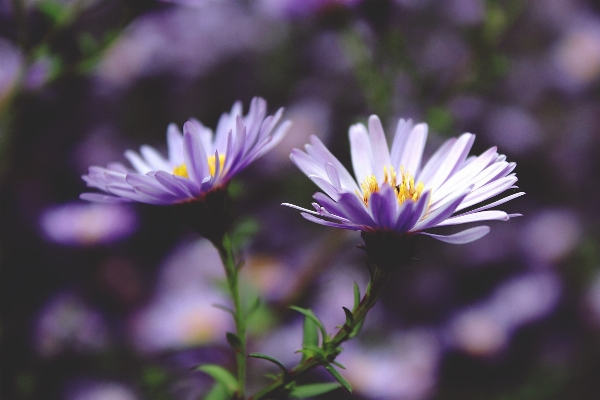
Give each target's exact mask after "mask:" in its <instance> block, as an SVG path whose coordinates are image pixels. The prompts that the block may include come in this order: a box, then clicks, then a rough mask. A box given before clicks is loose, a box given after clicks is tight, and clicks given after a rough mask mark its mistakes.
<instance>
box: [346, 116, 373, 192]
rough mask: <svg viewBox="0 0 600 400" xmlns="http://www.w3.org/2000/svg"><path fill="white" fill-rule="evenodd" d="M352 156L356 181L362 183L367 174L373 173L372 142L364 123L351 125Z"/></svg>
mask: <svg viewBox="0 0 600 400" xmlns="http://www.w3.org/2000/svg"><path fill="white" fill-rule="evenodd" d="M348 134H349V136H350V156H351V157H352V168H353V169H354V176H356V181H357V182H358V183H359V184H360V183H361V182H364V180H365V178H366V177H367V176H370V175H372V174H373V171H372V164H373V162H372V160H371V157H372V153H371V143H370V141H369V135H368V133H367V128H365V126H364V125H363V124H355V125H352V126H351V127H350V131H349V133H348Z"/></svg>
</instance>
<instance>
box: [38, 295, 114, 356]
mask: <svg viewBox="0 0 600 400" xmlns="http://www.w3.org/2000/svg"><path fill="white" fill-rule="evenodd" d="M35 342H36V347H37V351H38V352H39V354H40V355H42V356H44V357H52V356H55V355H57V354H59V353H61V352H62V351H65V350H67V349H69V350H74V351H77V352H89V351H98V350H101V349H103V348H105V347H106V346H107V345H108V330H107V327H106V325H105V322H104V320H103V318H102V316H101V315H100V314H99V313H98V312H96V311H94V310H92V309H90V307H88V306H87V305H86V304H85V303H84V302H83V301H82V300H81V299H80V298H79V297H78V296H76V295H74V294H72V293H60V294H58V295H56V296H55V297H53V298H52V299H51V300H50V301H49V302H48V304H47V305H46V306H45V307H44V309H43V310H42V311H41V312H40V316H39V319H38V321H37V323H36V329H35Z"/></svg>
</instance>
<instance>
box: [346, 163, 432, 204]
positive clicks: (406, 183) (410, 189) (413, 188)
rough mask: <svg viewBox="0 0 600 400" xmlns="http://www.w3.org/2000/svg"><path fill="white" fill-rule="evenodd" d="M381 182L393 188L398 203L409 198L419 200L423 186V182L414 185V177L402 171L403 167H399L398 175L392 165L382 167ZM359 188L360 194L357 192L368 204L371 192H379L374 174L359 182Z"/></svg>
mask: <svg viewBox="0 0 600 400" xmlns="http://www.w3.org/2000/svg"><path fill="white" fill-rule="evenodd" d="M383 183H387V184H388V185H390V186H391V187H393V188H394V191H395V192H396V197H397V198H398V203H399V204H402V203H404V202H405V201H406V200H409V199H410V200H412V201H417V200H419V197H421V193H423V188H424V185H423V182H418V183H417V184H416V185H415V178H414V177H413V176H412V175H411V173H410V172H407V171H404V168H403V167H400V174H399V175H398V174H397V173H396V170H395V169H394V167H392V166H390V167H389V168H388V167H384V168H383V182H382V184H383ZM360 188H361V189H362V195H361V194H360V193H357V194H358V195H359V196H361V197H362V200H363V202H364V203H365V205H367V206H368V205H369V198H370V197H371V195H372V194H373V193H376V192H379V189H380V186H379V183H378V182H377V178H376V177H375V175H369V176H367V177H366V178H365V180H364V181H363V182H362V183H361V184H360Z"/></svg>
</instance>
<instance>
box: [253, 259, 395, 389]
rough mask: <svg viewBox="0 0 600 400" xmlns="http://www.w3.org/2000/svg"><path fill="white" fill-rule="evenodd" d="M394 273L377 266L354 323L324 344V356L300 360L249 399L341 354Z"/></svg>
mask: <svg viewBox="0 0 600 400" xmlns="http://www.w3.org/2000/svg"><path fill="white" fill-rule="evenodd" d="M391 273H392V270H391V269H382V268H379V267H375V270H374V272H373V275H372V277H371V282H370V284H369V287H368V288H367V292H366V293H365V295H364V296H363V298H362V300H361V301H360V303H359V305H358V307H356V310H354V312H353V313H352V315H353V317H354V325H353V326H348V325H344V326H342V327H341V328H340V330H339V331H338V332H337V333H336V335H335V336H334V337H333V338H331V339H329V340H327V341H326V342H325V343H324V344H323V350H324V351H325V357H324V358H315V357H309V358H307V359H305V360H304V361H302V362H300V364H298V365H297V366H296V367H294V368H293V369H292V370H291V371H289V372H288V374H287V375H286V376H284V374H280V375H279V376H278V377H277V379H275V380H274V381H273V382H272V383H271V384H269V385H268V386H266V387H265V388H263V389H262V390H260V391H259V392H258V393H256V394H255V395H254V396H251V397H250V398H249V400H260V399H265V398H267V397H268V396H271V395H277V394H279V393H280V392H282V391H283V390H284V388H285V386H287V385H288V384H289V383H290V382H293V381H296V380H297V379H298V378H299V377H300V376H301V375H302V374H304V373H306V372H307V371H310V370H311V369H313V368H315V367H317V366H319V365H322V364H323V363H324V362H332V361H334V360H335V358H336V357H337V356H338V354H339V346H340V344H342V343H343V342H345V341H347V340H348V339H351V338H352V337H354V336H355V335H353V332H354V330H355V328H357V329H359V327H360V326H361V325H362V323H363V322H364V320H365V318H366V317H367V313H368V312H369V310H370V309H371V308H373V306H374V305H375V303H377V300H379V297H381V294H382V293H383V289H384V287H385V284H386V282H387V281H388V279H389V277H390V275H391Z"/></svg>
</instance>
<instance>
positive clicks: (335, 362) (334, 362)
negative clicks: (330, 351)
mask: <svg viewBox="0 0 600 400" xmlns="http://www.w3.org/2000/svg"><path fill="white" fill-rule="evenodd" d="M331 363H332V364H333V365H336V366H338V367H340V368H341V369H346V367H344V365H343V364H342V363H339V362H337V361H332V362H331Z"/></svg>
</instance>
